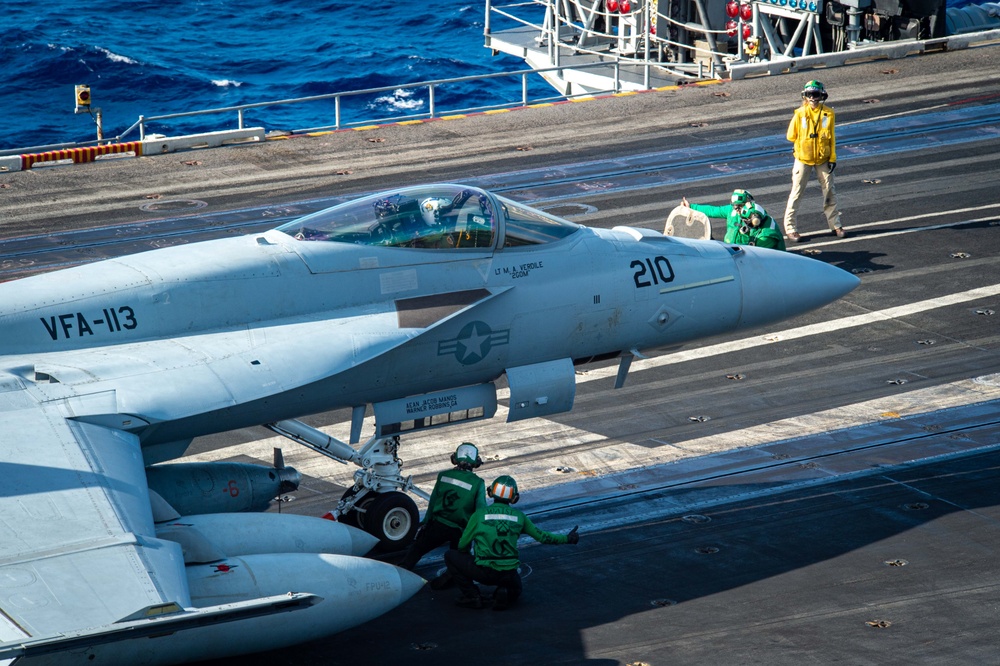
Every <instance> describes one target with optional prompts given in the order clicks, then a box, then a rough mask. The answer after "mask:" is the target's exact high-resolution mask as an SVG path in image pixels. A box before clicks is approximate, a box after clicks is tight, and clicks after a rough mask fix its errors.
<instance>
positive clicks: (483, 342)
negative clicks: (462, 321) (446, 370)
mask: <svg viewBox="0 0 1000 666" xmlns="http://www.w3.org/2000/svg"><path fill="white" fill-rule="evenodd" d="M508 342H510V329H509V328H508V329H503V330H500V331H494V330H493V329H491V328H490V327H489V325H488V324H487V323H486V322H482V321H471V322H469V323H468V324H466V325H465V326H463V327H462V330H461V331H459V332H458V335H457V336H456V337H454V338H449V339H447V340H441V341H440V342H439V343H438V356H447V355H449V354H453V355H454V356H455V358H456V359H457V360H458V362H459V363H461V364H462V365H472V364H473V363H478V362H479V361H481V360H483V359H484V358H486V355H487V354H489V353H490V350H491V349H493V347H494V346H497V345H505V344H507V343H508Z"/></svg>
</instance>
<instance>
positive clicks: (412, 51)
mask: <svg viewBox="0 0 1000 666" xmlns="http://www.w3.org/2000/svg"><path fill="white" fill-rule="evenodd" d="M484 13H485V3H484V2H483V1H482V0H475V1H473V2H471V3H470V2H469V1H468V0H459V1H458V2H437V3H430V4H428V3H427V2H422V1H419V0H396V1H395V2H389V3H364V2H348V1H346V0H335V1H332V2H331V1H330V0H325V1H324V0H128V1H124V0H103V1H101V2H91V1H89V0H46V1H45V2H42V0H31V1H25V0H7V2H5V3H4V6H3V10H2V12H0V63H2V67H3V73H4V82H3V84H2V86H0V108H2V109H3V118H4V123H3V124H4V131H3V132H2V134H0V149H4V148H18V147H29V146H39V145H46V144H54V143H60V142H67V141H89V140H93V139H95V138H96V127H95V123H94V120H93V119H92V118H91V117H90V116H89V115H87V114H79V115H75V114H74V113H73V110H74V106H75V90H74V86H75V85H77V84H86V85H89V86H90V89H91V97H92V106H93V107H100V108H101V111H102V116H103V118H102V119H103V129H104V136H105V137H113V136H116V135H118V134H120V133H121V132H123V131H124V130H125V129H126V128H128V127H129V126H131V125H132V124H133V123H134V122H135V121H136V120H137V119H138V118H139V115H140V114H142V115H144V116H147V117H149V116H157V115H163V114H169V113H178V112H182V111H193V110H198V109H209V108H218V107H227V106H232V105H237V104H246V103H252V102H261V101H273V100H281V99H289V98H295V97H306V96H312V95H322V94H326V93H332V92H343V91H348V90H360V89H366V88H379V87H383V86H396V85H400V84H404V83H415V82H418V81H427V80H433V79H443V78H452V77H460V76H470V75H480V74H486V73H491V72H501V71H515V70H518V69H524V68H525V65H524V63H523V62H522V61H521V60H520V59H518V58H513V57H511V56H506V55H500V56H493V55H491V53H490V50H489V49H486V48H484V47H483V23H484ZM43 14H44V15H43ZM535 78H538V77H535ZM494 81H495V82H493V83H490V84H489V85H483V84H474V83H468V84H454V85H450V86H445V87H442V88H440V89H439V90H437V91H436V92H435V105H436V108H437V109H438V110H441V109H455V108H460V107H462V108H469V107H475V106H485V105H487V104H492V103H494V102H495V101H496V100H500V101H501V102H506V101H511V102H513V101H516V100H518V99H520V94H521V83H520V79H519V77H504V78H501V79H496V80H494ZM534 86H537V88H535V87H534ZM535 91H537V93H538V94H539V95H548V94H552V93H553V91H551V89H549V88H548V87H547V86H546V85H545V84H544V83H543V82H540V81H539V82H538V83H535V84H533V92H535ZM427 110H428V100H427V93H426V89H420V90H419V91H413V92H411V91H398V90H397V91H390V92H387V93H383V94H380V95H373V96H370V97H368V98H365V99H363V100H356V101H345V102H344V104H343V107H342V112H341V121H342V122H350V121H361V120H366V119H370V118H378V117H383V118H384V117H388V116H393V115H400V116H401V115H405V114H407V113H419V112H426V111H427ZM236 122H237V121H236V113H235V112H232V113H231V114H226V115H216V116H207V117H202V118H200V119H195V120H188V121H183V122H182V121H170V124H169V125H163V126H161V127H159V128H158V127H157V126H155V125H154V126H152V127H149V126H147V132H156V131H163V132H164V133H169V134H174V135H177V134H181V133H185V132H196V131H208V130H214V129H221V128H232V127H236ZM334 122H335V115H334V104H333V101H332V100H331V101H327V102H313V103H309V104H305V105H289V106H276V107H269V108H263V109H257V110H252V111H248V112H247V114H246V117H245V123H246V124H247V125H248V126H257V125H262V126H264V127H265V128H267V129H268V130H269V131H270V130H281V129H286V130H291V129H301V128H307V127H319V126H324V125H333V124H334ZM137 138H138V131H137V130H134V131H133V132H131V133H130V134H129V135H128V136H126V137H125V139H126V140H134V139H137Z"/></svg>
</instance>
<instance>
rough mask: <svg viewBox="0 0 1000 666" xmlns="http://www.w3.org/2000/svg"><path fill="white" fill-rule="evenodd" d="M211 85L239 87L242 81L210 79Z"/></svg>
mask: <svg viewBox="0 0 1000 666" xmlns="http://www.w3.org/2000/svg"><path fill="white" fill-rule="evenodd" d="M212 85H214V86H219V87H220V88H239V87H240V86H241V85H243V82H242V81H233V80H232V79H212Z"/></svg>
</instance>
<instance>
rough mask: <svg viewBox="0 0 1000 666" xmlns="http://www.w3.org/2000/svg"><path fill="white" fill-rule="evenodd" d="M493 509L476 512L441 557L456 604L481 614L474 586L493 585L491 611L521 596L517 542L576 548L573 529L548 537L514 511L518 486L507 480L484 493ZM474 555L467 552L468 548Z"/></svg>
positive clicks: (489, 507)
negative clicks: (523, 538)
mask: <svg viewBox="0 0 1000 666" xmlns="http://www.w3.org/2000/svg"><path fill="white" fill-rule="evenodd" d="M486 492H487V494H488V495H489V496H490V497H492V498H493V504H491V505H490V506H487V507H484V508H482V509H479V510H478V511H476V513H475V514H473V516H472V518H470V519H469V524H468V526H466V528H465V532H463V533H462V538H461V540H460V541H459V542H458V548H457V549H456V550H449V551H448V552H446V553H445V554H444V561H445V564H447V565H448V572H449V573H450V574H451V575H452V577H453V578H454V580H455V582H456V583H457V584H458V587H459V589H460V590H461V591H462V596H461V597H460V598H459V599H458V601H457V602H456V603H457V604H458V605H459V606H465V607H467V608H482V605H483V601H482V597H481V596H480V593H479V588H478V587H477V586H476V583H477V582H479V583H482V584H484V585H495V586H496V591H495V592H494V593H493V610H504V609H506V608H507V607H508V606H509V605H510V604H512V603H514V602H515V601H517V599H518V597H520V596H521V574H519V573H518V567H520V565H521V560H520V556H519V553H518V549H517V540H518V538H519V537H520V536H521V534H527V535H528V536H530V537H531V538H532V539H534V540H535V541H538V542H539V543H551V544H562V543H570V544H575V543H578V542H579V541H580V535H579V534H577V528H576V527H574V528H573V529H572V530H571V531H570V532H569V533H568V534H552V533H551V532H546V531H544V530H541V529H539V528H537V527H535V524H534V523H532V522H531V519H530V518H528V517H527V516H526V515H524V512H522V511H520V510H518V509H515V508H514V507H513V506H511V505H512V504H514V503H515V502H517V500H518V498H519V495H518V492H517V483H516V482H515V481H514V479H512V478H511V477H509V476H501V477H498V478H497V479H496V480H495V481H493V483H492V484H490V487H489V488H488V489H487V491H486ZM470 546H471V547H472V552H469V550H468V549H469V547H470Z"/></svg>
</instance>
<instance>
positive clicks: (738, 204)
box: [729, 190, 753, 210]
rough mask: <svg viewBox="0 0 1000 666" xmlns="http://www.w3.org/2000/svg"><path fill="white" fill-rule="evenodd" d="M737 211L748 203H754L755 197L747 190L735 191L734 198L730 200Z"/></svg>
mask: <svg viewBox="0 0 1000 666" xmlns="http://www.w3.org/2000/svg"><path fill="white" fill-rule="evenodd" d="M729 200H730V201H731V202H732V204H733V208H734V209H735V210H739V209H740V208H742V207H743V206H744V205H746V203H747V202H748V201H753V195H752V194H750V193H749V192H747V191H746V190H733V196H731V197H730V198H729Z"/></svg>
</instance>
